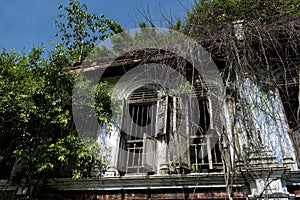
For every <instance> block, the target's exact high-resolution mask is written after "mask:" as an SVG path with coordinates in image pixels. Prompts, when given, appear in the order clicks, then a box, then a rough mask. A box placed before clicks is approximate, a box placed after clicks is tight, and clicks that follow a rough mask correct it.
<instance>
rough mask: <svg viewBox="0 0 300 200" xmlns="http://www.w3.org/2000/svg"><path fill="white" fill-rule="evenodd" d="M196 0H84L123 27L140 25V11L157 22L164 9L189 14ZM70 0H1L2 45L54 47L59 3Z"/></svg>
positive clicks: (174, 14) (167, 12)
mask: <svg viewBox="0 0 300 200" xmlns="http://www.w3.org/2000/svg"><path fill="white" fill-rule="evenodd" d="M194 1H195V0H81V1H80V2H82V3H86V4H87V5H88V9H89V12H90V13H97V14H104V15H105V16H106V17H108V18H110V19H113V20H115V21H117V22H119V23H121V25H122V27H123V28H126V29H130V28H137V27H138V21H139V20H143V17H142V16H141V14H140V12H139V11H145V12H146V13H147V14H149V13H150V16H151V18H152V19H153V20H155V21H156V24H160V23H159V22H160V20H161V19H162V17H161V13H163V14H164V15H166V16H172V18H173V19H174V20H175V19H177V18H178V17H181V18H183V17H185V13H186V9H190V7H191V5H192V4H193V3H194ZM67 2H68V0H0V5H1V6H0V47H4V48H6V49H7V50H12V49H15V50H16V51H18V52H20V51H22V50H23V49H24V48H25V49H24V50H25V52H27V51H28V50H30V48H31V47H32V45H33V44H34V45H35V46H40V45H41V43H44V44H45V45H46V48H50V41H51V40H55V33H56V32H57V29H56V28H55V27H54V19H53V17H56V16H57V15H58V13H59V10H58V5H59V4H61V3H63V4H65V5H66V4H67Z"/></svg>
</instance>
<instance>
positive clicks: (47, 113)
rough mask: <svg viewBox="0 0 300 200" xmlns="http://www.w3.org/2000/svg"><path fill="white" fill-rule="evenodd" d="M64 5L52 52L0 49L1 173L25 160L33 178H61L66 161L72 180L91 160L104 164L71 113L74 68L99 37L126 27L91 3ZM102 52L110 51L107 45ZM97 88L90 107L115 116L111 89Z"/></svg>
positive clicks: (96, 146)
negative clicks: (89, 5)
mask: <svg viewBox="0 0 300 200" xmlns="http://www.w3.org/2000/svg"><path fill="white" fill-rule="evenodd" d="M59 9H63V10H64V11H65V12H66V14H61V15H59V20H60V21H59V20H56V22H55V24H56V26H57V27H58V28H59V31H60V32H59V33H58V34H57V36H60V37H61V40H62V43H61V44H56V45H55V46H54V49H53V50H51V51H50V52H48V55H47V56H45V52H44V50H43V48H42V47H41V48H39V47H33V48H32V49H31V51H30V52H29V53H28V54H25V53H22V54H18V53H16V52H7V51H6V50H5V49H3V50H2V51H1V52H0V93H1V95H0V113H1V115H0V146H1V147H0V168H1V171H0V176H1V177H3V176H5V175H4V174H3V173H7V172H8V176H7V175H6V178H8V177H9V173H10V172H9V171H8V170H6V169H11V168H12V166H13V164H14V163H15V162H17V163H26V165H25V168H24V169H23V171H24V174H23V176H25V177H26V176H27V177H26V179H31V180H33V179H35V180H44V179H47V178H50V177H53V176H59V173H60V169H61V167H62V166H64V165H69V166H70V167H71V168H72V170H73V178H80V177H81V175H82V173H83V171H84V167H85V165H86V163H87V162H90V161H91V160H95V161H97V162H101V163H104V162H105V160H104V159H103V158H100V157H95V156H94V155H93V153H95V152H99V149H100V148H101V147H100V146H99V144H97V142H96V140H92V139H91V140H90V141H89V143H88V144H89V145H87V143H86V142H85V143H84V142H83V141H82V140H81V139H80V138H79V136H78V135H77V133H76V130H75V126H74V122H73V116H72V90H73V85H74V81H75V74H74V73H70V70H71V69H72V67H73V65H74V63H76V62H82V60H83V59H84V58H85V57H86V56H87V54H88V53H89V52H90V51H91V49H92V48H93V47H94V45H95V42H96V41H99V40H102V39H104V38H106V37H108V36H109V35H111V34H114V33H117V32H120V31H122V28H121V26H120V25H119V24H118V23H115V22H114V21H112V20H109V19H107V18H105V17H104V16H103V15H101V16H98V15H96V14H89V13H88V12H87V6H86V5H85V4H80V3H79V2H78V1H75V0H70V1H69V4H68V6H65V7H63V6H62V5H61V6H60V7H59ZM98 51H101V52H105V54H110V53H111V52H109V51H106V49H105V48H103V47H100V50H99V49H98ZM83 84H84V83H83ZM85 86H86V87H88V85H85ZM95 91H97V94H96V97H97V99H96V103H97V104H96V105H87V106H96V107H95V109H96V111H97V116H96V117H98V118H99V121H105V120H106V118H109V117H110V116H111V111H110V106H109V104H110V96H109V95H110V93H111V90H110V89H108V87H107V84H106V83H100V84H99V86H97V88H95ZM93 102H95V99H93ZM4 169H5V170H4ZM22 178H24V177H22ZM29 181H30V180H29Z"/></svg>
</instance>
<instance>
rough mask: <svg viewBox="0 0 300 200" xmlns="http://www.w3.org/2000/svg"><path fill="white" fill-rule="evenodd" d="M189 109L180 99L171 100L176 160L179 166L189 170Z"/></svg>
mask: <svg viewBox="0 0 300 200" xmlns="http://www.w3.org/2000/svg"><path fill="white" fill-rule="evenodd" d="M188 112H189V108H188V102H187V101H185V102H184V101H183V100H182V98H180V97H174V98H173V131H174V134H175V137H174V138H175V145H176V151H177V160H178V161H179V164H180V166H182V167H185V168H190V142H189V115H188Z"/></svg>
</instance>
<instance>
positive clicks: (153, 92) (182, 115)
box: [47, 49, 300, 199]
mask: <svg viewBox="0 0 300 200" xmlns="http://www.w3.org/2000/svg"><path fill="white" fill-rule="evenodd" d="M103 66H104V65H94V66H92V67H88V68H83V70H85V72H86V73H91V74H93V73H95V71H96V70H99V69H101V68H103ZM137 66H142V69H143V70H141V68H140V69H139V70H137V71H134V69H135V68H136V67H137ZM193 67H194V66H193V65H192V64H191V63H189V62H188V61H187V60H185V59H183V58H181V57H178V56H177V55H174V54H172V53H170V52H166V51H162V50H152V49H146V50H140V51H137V52H135V53H133V54H129V55H128V54H127V55H125V56H123V57H120V58H118V59H117V60H115V61H114V62H113V63H110V65H109V67H106V70H105V72H104V74H103V76H102V77H103V78H104V80H107V81H109V82H110V83H111V84H112V85H114V87H115V88H114V89H115V93H116V94H117V96H118V100H119V104H120V105H121V106H120V111H119V112H118V117H119V118H118V119H119V121H118V127H116V128H113V129H112V131H111V133H110V134H108V135H106V136H105V137H103V135H102V136H100V140H101V141H102V145H106V147H107V152H106V153H107V155H109V157H110V163H109V166H108V169H107V171H106V172H105V174H103V175H99V174H98V175H96V176H95V175H94V177H91V178H88V179H83V180H77V181H73V180H71V179H66V178H58V179H55V181H51V182H49V183H48V185H47V186H48V188H49V191H48V194H49V195H50V196H51V195H53V196H52V197H53V198H54V197H55V195H58V196H60V197H64V198H74V199H75V198H76V199H227V198H233V199H295V198H296V199H297V198H300V172H299V156H300V154H299V133H298V132H299V128H297V127H294V129H290V128H289V124H288V123H287V121H288V118H289V117H290V116H289V115H291V114H290V112H291V111H286V109H287V108H285V107H284V104H283V102H282V100H281V98H282V94H281V93H280V92H279V91H278V90H272V91H268V92H265V93H263V92H261V91H262V90H261V89H260V88H258V86H256V85H255V84H253V83H251V81H250V80H246V81H245V82H244V83H243V84H241V86H240V90H239V91H238V92H239V93H240V96H241V98H242V99H243V101H245V102H247V105H248V106H249V107H245V106H243V105H240V107H239V106H237V107H238V108H237V109H238V110H237V114H236V116H235V118H234V117H233V115H232V112H233V109H234V108H233V104H234V102H233V101H234V100H233V99H232V98H231V97H229V96H225V97H223V98H225V99H223V102H225V103H224V104H222V103H221V104H219V103H218V101H219V99H217V98H215V97H214V96H213V95H212V92H211V90H214V87H213V86H211V85H210V83H207V82H205V80H204V79H203V75H201V74H200V73H198V71H197V70H195V69H193ZM165 68H167V71H165V70H164V69H165ZM80 70H81V69H80ZM130 71H131V72H132V73H128V72H130ZM154 71H155V72H154ZM141 72H143V73H141ZM126 73H127V75H126V76H125V74H126ZM178 73H180V74H184V79H182V80H179V79H178ZM128 74H129V75H128ZM295 74H296V73H295ZM295 74H291V75H290V77H289V78H290V88H291V89H292V88H293V87H295V86H296V85H297V84H296V83H297V81H298V79H299V77H298V76H297V75H296V76H293V75H295ZM153 75H154V76H153ZM124 77H125V78H124ZM122 79H123V80H122ZM154 79H156V80H154ZM149 80H152V81H149ZM153 80H154V81H153ZM279 84H280V83H279ZM294 89H295V88H294ZM220 102H222V101H220ZM247 109H248V111H247ZM249 110H252V112H250V111H249ZM214 113H215V114H214ZM220 113H224V114H221V115H220ZM222 117H223V119H219V118H222ZM222 120H223V121H222ZM233 121H235V125H234V127H233V126H232V122H233ZM220 123H222V124H221V126H220ZM245 123H246V124H247V125H246V126H245ZM212 124H214V126H212ZM216 124H217V125H216ZM245 127H254V128H253V130H250V131H249V130H248V131H247V130H245ZM247 134H252V136H249V135H247ZM94 171H95V169H94Z"/></svg>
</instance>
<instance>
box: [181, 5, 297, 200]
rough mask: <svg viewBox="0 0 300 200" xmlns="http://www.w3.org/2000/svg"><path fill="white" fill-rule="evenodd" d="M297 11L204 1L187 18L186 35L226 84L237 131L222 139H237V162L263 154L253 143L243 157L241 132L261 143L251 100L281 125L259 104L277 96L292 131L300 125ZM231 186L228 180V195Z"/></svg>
mask: <svg viewBox="0 0 300 200" xmlns="http://www.w3.org/2000/svg"><path fill="white" fill-rule="evenodd" d="M299 7H300V3H299V1H289V0H284V1H280V0H267V1H260V0H258V1H257V0H250V1H244V0H239V1H232V0H225V1H222V0H214V1H209V0H202V1H199V2H198V3H196V4H195V5H194V6H193V8H192V11H191V12H188V13H187V23H186V24H185V26H184V28H183V30H182V31H183V32H184V33H186V34H187V35H189V36H191V37H193V38H195V39H196V40H198V41H199V43H201V44H202V45H203V46H204V47H205V48H206V49H207V50H208V51H209V52H210V53H211V56H212V57H213V59H214V61H215V62H216V64H217V65H218V67H219V69H220V71H221V74H222V76H223V78H224V85H225V87H226V92H227V98H228V99H227V103H228V105H229V107H230V109H231V116H232V118H231V127H233V128H232V130H231V133H224V134H223V135H222V138H224V139H225V142H224V144H226V141H228V140H229V139H228V135H231V137H232V138H233V140H232V148H233V149H234V152H233V154H234V155H233V157H234V158H235V159H236V160H244V159H246V160H247V159H248V158H249V154H250V153H251V152H254V151H255V150H258V151H263V148H264V147H263V145H258V146H256V145H257V143H255V142H249V143H248V144H246V146H245V149H246V150H245V151H244V149H243V148H242V147H239V146H238V145H239V137H240V136H239V135H238V133H237V131H236V129H238V128H237V126H241V127H243V129H244V130H243V131H244V132H245V133H246V136H245V137H247V140H248V141H259V140H261V138H259V137H260V133H259V131H256V130H255V126H254V125H253V123H254V122H253V121H254V119H253V118H255V116H251V114H250V112H249V111H251V109H252V108H251V104H249V102H247V101H248V100H249V98H250V97H249V96H251V98H254V97H257V98H258V99H256V105H257V106H259V109H260V112H261V113H263V114H265V115H269V116H271V118H273V119H272V120H277V119H274V118H276V117H275V116H276V115H277V114H278V113H274V111H275V110H276V109H274V108H272V105H270V104H265V105H264V106H262V103H260V102H263V100H261V99H263V98H265V99H274V98H277V97H276V95H277V94H278V93H279V94H280V95H281V98H282V100H283V105H284V109H285V113H286V117H287V119H288V122H289V126H290V128H292V127H295V126H296V125H297V124H299V116H300V115H299V114H298V113H300V111H299V110H300V109H299V100H300V99H299V64H300V63H299V59H298V58H297V57H299V52H298V49H299V48H300V43H299V36H300V35H299V25H300V12H299ZM250 83H251V84H250ZM250 85H255V86H250ZM246 87H248V88H249V87H251V88H252V92H253V94H252V95H249V94H248V95H247V96H245V93H244V92H245V91H243V90H244V89H245V88H246ZM257 90H258V91H259V92H258V93H259V95H257ZM297 98H298V102H295V99H297ZM247 99H248V100H247ZM295 107H298V109H293V108H295ZM270 110H272V112H270ZM297 110H298V111H297ZM297 112H298V113H297ZM237 121H242V123H243V125H239V124H238V122H237ZM278 126H280V124H279V125H278ZM221 150H222V152H223V157H224V161H225V166H226V171H227V172H228V173H229V172H235V169H236V163H233V164H231V162H230V158H229V154H228V152H226V151H225V150H224V149H222V148H221ZM246 162H247V161H246ZM230 181H231V182H232V179H231V180H230V177H229V176H228V177H227V183H229V184H228V185H229V187H228V189H229V190H228V191H229V195H230Z"/></svg>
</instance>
